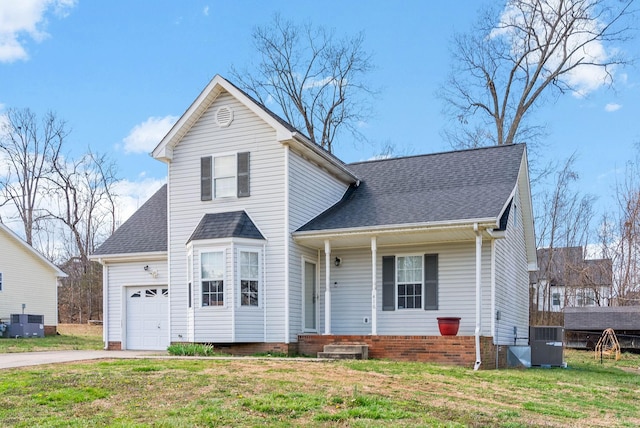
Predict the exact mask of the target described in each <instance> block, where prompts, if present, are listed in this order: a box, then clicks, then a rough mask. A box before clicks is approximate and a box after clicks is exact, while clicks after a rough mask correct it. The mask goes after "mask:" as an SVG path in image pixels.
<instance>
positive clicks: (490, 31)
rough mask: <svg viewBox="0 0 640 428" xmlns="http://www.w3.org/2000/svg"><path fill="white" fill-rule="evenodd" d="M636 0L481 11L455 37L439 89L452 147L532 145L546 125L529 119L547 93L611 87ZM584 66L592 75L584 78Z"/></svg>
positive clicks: (533, 3) (541, 1) (581, 0)
mask: <svg viewBox="0 0 640 428" xmlns="http://www.w3.org/2000/svg"><path fill="white" fill-rule="evenodd" d="M632 3H633V0H620V1H615V2H614V1H607V0H508V1H507V4H506V7H504V9H502V10H500V11H498V10H485V11H484V12H483V13H481V16H480V19H479V21H478V24H477V25H476V26H475V27H474V28H473V29H472V30H471V31H469V32H468V33H465V34H459V35H457V36H456V37H455V40H454V45H453V50H452V54H453V66H452V70H451V73H450V77H449V79H448V81H447V82H446V84H445V85H443V86H442V88H441V90H440V91H439V96H440V97H441V98H442V99H443V100H444V102H445V112H446V114H447V115H448V116H449V117H450V118H451V119H452V121H453V126H452V128H450V129H449V130H446V131H445V136H446V137H447V138H448V139H449V141H450V143H451V144H452V145H453V146H454V147H470V146H472V147H473V146H483V145H502V144H512V143H516V142H525V141H527V142H531V141H535V139H536V138H537V137H539V136H540V135H542V133H543V131H544V129H543V127H542V126H540V125H534V124H532V123H531V122H530V121H528V120H527V119H528V117H529V113H530V112H531V111H533V110H534V109H535V107H536V106H540V105H541V103H542V102H543V101H544V99H545V98H549V97H553V96H559V95H560V94H564V93H566V92H570V93H575V94H580V95H585V94H587V93H588V92H590V91H592V90H594V89H595V88H597V87H599V86H600V85H602V84H611V83H612V81H613V73H614V71H615V69H616V67H617V66H619V65H622V64H625V63H626V59H625V58H624V56H623V54H622V51H621V50H616V49H611V50H607V48H609V47H610V46H611V45H613V44H614V43H616V42H621V41H624V40H627V39H628V38H629V37H630V27H629V26H627V25H626V24H625V19H624V18H626V17H627V16H628V15H630V14H632V10H631V4H632ZM583 71H588V72H589V73H588V75H589V76H591V78H592V77H593V76H595V77H596V79H595V81H594V80H593V79H588V80H585V79H584V78H583V77H584V76H585V74H581V72H583Z"/></svg>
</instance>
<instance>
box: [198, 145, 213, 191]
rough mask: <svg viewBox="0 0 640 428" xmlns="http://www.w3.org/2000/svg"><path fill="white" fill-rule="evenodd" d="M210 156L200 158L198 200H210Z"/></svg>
mask: <svg viewBox="0 0 640 428" xmlns="http://www.w3.org/2000/svg"><path fill="white" fill-rule="evenodd" d="M211 185H212V183H211V156H207V157H204V158H200V200H201V201H210V200H211Z"/></svg>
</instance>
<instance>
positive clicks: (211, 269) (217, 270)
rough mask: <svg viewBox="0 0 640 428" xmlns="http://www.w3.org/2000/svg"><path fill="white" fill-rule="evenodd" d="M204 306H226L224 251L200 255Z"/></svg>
mask: <svg viewBox="0 0 640 428" xmlns="http://www.w3.org/2000/svg"><path fill="white" fill-rule="evenodd" d="M200 277H201V285H202V306H223V305H224V251H210V252H203V253H201V254H200Z"/></svg>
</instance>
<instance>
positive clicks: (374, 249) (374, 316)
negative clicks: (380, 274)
mask: <svg viewBox="0 0 640 428" xmlns="http://www.w3.org/2000/svg"><path fill="white" fill-rule="evenodd" d="M377 254H378V240H377V238H376V237H375V236H372V237H371V286H372V288H371V334H372V335H374V336H375V335H376V334H378V313H377V311H376V302H377V295H376V290H377V289H378V286H377V284H376V278H377V275H376V272H377V270H378V269H377V265H376V260H377Z"/></svg>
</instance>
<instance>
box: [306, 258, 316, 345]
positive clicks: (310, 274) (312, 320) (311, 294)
mask: <svg viewBox="0 0 640 428" xmlns="http://www.w3.org/2000/svg"><path fill="white" fill-rule="evenodd" d="M317 288H318V287H317V284H316V264H315V263H311V262H308V261H306V260H305V262H304V331H309V332H315V331H316V330H317V327H316V319H317V317H318V314H317V312H318V311H317V307H318V303H317V300H318V299H317V293H318V290H317Z"/></svg>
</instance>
